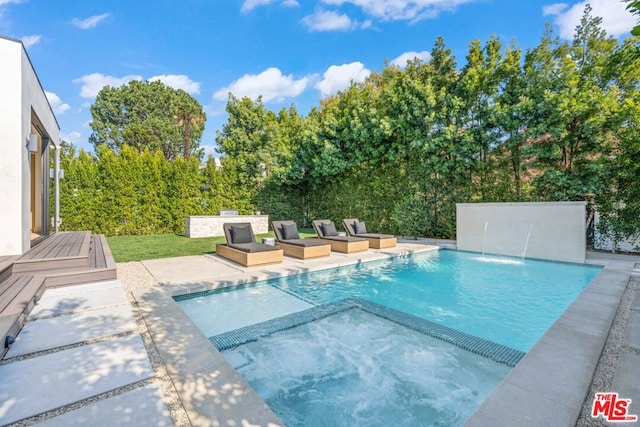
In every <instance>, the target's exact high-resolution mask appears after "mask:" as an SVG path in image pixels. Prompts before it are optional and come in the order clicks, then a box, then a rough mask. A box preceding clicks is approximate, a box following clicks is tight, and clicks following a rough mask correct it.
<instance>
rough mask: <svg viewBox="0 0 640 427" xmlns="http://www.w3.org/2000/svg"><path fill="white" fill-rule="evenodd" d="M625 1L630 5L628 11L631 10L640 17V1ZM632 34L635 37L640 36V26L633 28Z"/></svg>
mask: <svg viewBox="0 0 640 427" xmlns="http://www.w3.org/2000/svg"><path fill="white" fill-rule="evenodd" d="M624 1H626V2H627V3H629V4H628V5H627V10H629V11H630V12H631V13H633V14H634V15H638V16H640V1H635V0H624ZM639 21H640V19H639ZM631 34H633V35H634V36H640V24H639V25H636V26H635V27H633V30H631Z"/></svg>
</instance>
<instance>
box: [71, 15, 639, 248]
mask: <svg viewBox="0 0 640 427" xmlns="http://www.w3.org/2000/svg"><path fill="white" fill-rule="evenodd" d="M638 52H640V46H639V42H638V39H637V38H628V39H626V40H624V41H623V42H622V43H618V41H617V40H616V39H613V38H611V37H609V36H607V34H606V33H605V32H604V31H603V30H602V29H601V19H600V18H598V17H594V16H592V11H591V8H590V7H587V8H586V9H585V14H584V16H583V18H582V20H581V23H580V26H579V27H578V28H577V29H576V32H575V35H574V39H573V40H571V41H562V40H560V39H559V38H558V37H557V36H556V35H554V32H553V31H552V29H551V27H550V26H547V27H546V29H545V31H544V32H543V34H542V37H541V40H540V42H539V44H538V45H537V46H535V47H533V48H531V49H528V50H526V51H523V50H522V49H521V48H519V47H518V46H517V45H516V44H515V42H512V43H511V44H510V45H508V46H505V45H503V43H502V41H501V40H500V39H499V38H498V37H496V36H492V37H490V39H489V40H488V41H486V42H485V43H483V42H481V41H479V40H473V41H471V43H470V44H469V47H468V52H467V55H466V58H465V62H464V64H462V66H461V67H458V66H457V64H456V59H455V58H454V56H453V55H452V52H451V50H450V49H448V48H447V47H446V44H445V41H444V39H442V38H438V39H437V40H436V41H435V44H434V46H433V48H432V50H431V57H430V58H429V60H428V61H421V60H419V59H415V60H413V61H409V62H408V63H407V64H406V66H405V67H404V68H400V67H397V66H395V65H388V66H386V67H385V68H384V69H383V70H382V71H381V72H380V73H373V74H371V76H369V78H368V79H367V80H366V81H364V82H361V83H354V84H352V85H351V86H350V87H348V88H346V89H345V90H343V91H341V92H338V93H337V94H335V95H333V96H330V97H328V98H326V99H323V100H322V101H321V102H320V105H319V106H318V107H317V108H313V109H312V110H311V111H310V112H309V114H308V115H306V116H305V117H302V116H300V115H299V114H298V112H297V111H296V109H295V108H294V107H293V106H292V107H290V108H289V109H282V110H280V111H279V112H277V113H276V112H273V111H270V110H269V109H267V108H266V107H265V105H264V104H263V102H262V99H261V98H258V99H257V100H251V99H249V98H236V97H234V96H233V95H230V97H229V100H228V103H227V112H228V114H229V118H228V121H227V123H226V124H225V125H224V126H223V128H222V130H221V131H220V132H218V134H217V138H216V141H217V143H218V147H219V153H220V154H221V158H220V159H219V164H216V160H215V159H213V158H211V157H210V158H208V159H207V160H206V161H205V162H201V161H200V159H199V158H193V157H192V158H191V159H187V156H185V155H183V156H182V157H180V158H177V159H176V156H177V154H176V153H179V150H178V151H175V150H174V151H172V153H173V154H172V155H171V156H169V157H170V158H171V159H172V160H174V159H176V160H175V161H173V162H168V161H167V157H166V156H165V155H159V154H158V151H160V152H162V149H163V147H161V146H159V145H157V144H156V145H155V146H149V149H148V150H145V149H144V147H142V146H141V144H140V141H141V140H144V141H146V140H151V139H152V138H151V136H152V135H154V132H156V133H157V132H164V130H165V129H173V131H177V130H178V129H182V127H183V125H184V123H185V117H187V116H189V115H190V114H194V113H193V112H190V111H188V108H183V110H182V111H183V113H184V114H173V113H172V114H173V115H172V116H171V117H174V116H175V117H174V121H171V124H170V126H169V125H168V124H167V123H168V122H163V123H162V124H160V123H158V124H157V129H156V128H155V126H156V125H155V122H152V121H150V122H143V121H140V120H137V119H136V120H134V121H132V122H131V126H129V123H125V122H124V121H122V123H121V124H120V125H119V127H118V126H115V127H114V128H113V129H116V130H117V132H116V131H115V130H114V131H113V139H112V140H109V143H111V144H112V147H111V148H109V147H102V148H98V149H97V150H96V157H95V158H92V157H91V156H89V155H87V154H86V153H83V152H80V153H75V151H73V150H72V149H68V150H67V152H65V153H63V154H64V156H63V157H64V159H63V162H64V163H65V165H63V168H65V169H67V177H68V179H67V180H66V181H67V182H65V181H63V190H62V191H63V203H62V206H63V207H64V211H63V213H62V216H63V219H64V223H63V224H66V225H67V226H69V227H76V228H92V229H94V230H95V231H100V232H104V233H107V234H112V235H115V234H118V235H122V234H141V233H158V232H160V233H167V232H173V233H180V232H182V229H183V226H184V217H185V216H187V215H197V214H216V213H217V211H218V210H221V209H237V210H239V211H240V212H241V213H245V214H246V213H253V212H255V211H260V212H262V213H265V214H269V215H270V216H271V219H293V220H295V221H297V222H298V224H300V225H303V226H305V225H308V224H310V221H311V220H313V219H320V218H327V219H332V220H334V221H335V222H336V223H338V224H339V223H341V221H342V219H343V218H347V217H357V218H360V219H362V220H364V221H366V222H367V225H368V226H369V228H370V229H372V230H375V231H380V232H393V233H399V234H403V235H411V236H416V237H417V236H429V237H443V238H451V237H454V236H455V222H456V218H455V214H456V209H455V206H456V203H460V202H478V201H482V202H497V201H501V202H508V201H537V200H545V201H548V200H584V199H585V194H595V195H596V202H597V203H598V205H599V206H598V209H599V212H600V213H601V219H602V222H601V228H602V230H601V231H603V232H605V233H607V234H608V235H609V236H613V237H614V238H615V239H620V238H623V237H633V236H640V206H639V205H638V200H640V193H639V191H640V190H639V188H640V186H638V185H637V177H638V176H640V169H638V168H639V167H640V166H638V165H640V159H639V156H640V148H639V145H638V144H639V142H638V141H640V107H639V106H640V84H639V83H640V55H638ZM141 85H142V86H144V85H150V84H147V83H140V82H135V83H131V84H130V86H133V87H134V88H136V90H135V92H136V93H137V94H138V95H140V96H142V95H141V94H142V93H143V92H144V91H145V90H149V89H152V88H149V87H146V86H145V87H144V88H140V87H139V86H141ZM153 89H155V90H158V91H160V88H159V87H157V88H153ZM113 91H117V90H114V89H110V88H105V89H104V95H103V96H102V98H101V99H100V102H98V100H97V101H96V104H98V106H97V107H96V111H102V110H104V111H105V113H107V112H110V111H111V110H109V108H110V106H111V107H113V106H116V105H119V104H118V102H120V98H118V97H117V96H116V94H114V93H113ZM160 92H161V91H160ZM144 93H146V92H144ZM123 99H124V97H123ZM159 99H164V98H162V97H161V96H159ZM122 102H124V101H122ZM145 102H146V101H144V100H143V101H141V106H140V108H141V109H144V108H146V109H148V110H149V111H155V110H154V108H156V107H153V108H150V107H148V106H145ZM167 105H170V102H169V101H167ZM132 108H133V107H132ZM158 109H160V108H159V107H158ZM113 114H114V117H119V116H118V115H117V114H115V113H113ZM153 117H155V116H153ZM153 117H152V119H153ZM118 120H123V119H121V118H118ZM154 120H155V119H154ZM180 123H182V124H180ZM189 123H190V125H193V126H192V128H193V129H196V128H197V127H198V126H199V125H198V124H197V123H198V122H197V121H194V122H193V123H192V122H191V121H189ZM125 124H126V125H127V126H125ZM125 128H126V129H127V132H126V134H125V132H124V130H123V129H125ZM96 129H98V128H96ZM101 129H102V128H100V129H98V130H101ZM109 130H110V131H111V128H109ZM118 132H120V133H118ZM94 133H95V135H98V132H97V131H96V130H95V129H94ZM196 135H197V132H196ZM179 136H184V132H183V133H182V134H181V135H179ZM96 138H97V136H96ZM178 139H180V138H178ZM125 142H126V143H127V144H129V145H130V146H131V147H128V148H127V146H126V144H124V143H125ZM174 145H175V146H176V147H178V148H184V145H185V144H182V145H180V144H179V143H177V142H176V143H175V144H174ZM192 152H193V151H192ZM69 171H71V173H69Z"/></svg>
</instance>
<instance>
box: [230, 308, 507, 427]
mask: <svg viewBox="0 0 640 427" xmlns="http://www.w3.org/2000/svg"><path fill="white" fill-rule="evenodd" d="M300 343H305V344H304V346H301V345H300ZM223 354H224V355H225V357H226V358H227V360H228V361H229V362H230V363H231V365H232V366H233V367H234V368H235V369H236V370H237V371H238V372H239V373H240V374H241V375H242V376H243V377H244V378H245V380H247V382H248V383H249V384H251V386H252V387H253V388H254V390H255V391H256V392H257V393H258V395H260V396H261V397H262V398H263V399H264V400H265V402H266V403H267V405H269V407H270V408H271V409H272V410H273V411H274V412H275V413H276V414H277V415H278V416H279V417H280V418H281V419H282V420H283V422H284V423H285V425H287V426H289V427H291V426H418V425H441V426H453V425H460V424H462V423H463V422H464V421H465V420H466V419H467V418H468V417H469V416H470V415H471V412H472V411H473V410H474V409H475V408H476V407H477V406H479V405H480V403H482V401H484V400H485V399H486V398H487V396H488V395H489V394H490V393H491V391H493V389H494V388H495V386H496V385H497V384H498V382H500V381H501V380H502V378H504V376H505V375H506V374H507V372H508V371H509V368H508V367H507V366H504V365H500V364H498V363H495V362H492V361H490V360H488V359H486V358H484V357H481V356H477V355H474V354H472V353H470V352H467V351H464V350H461V349H459V348H458V347H455V346H451V345H450V344H447V343H445V342H443V341H440V340H437V339H435V338H431V337H428V336H426V335H424V334H421V333H419V332H416V331H413V330H410V329H408V328H405V327H403V326H401V325H398V324H396V323H394V322H391V321H388V320H386V319H382V318H380V317H378V316H375V315H373V314H369V313H367V312H365V311H363V310H359V309H352V310H347V311H344V312H341V313H338V314H334V315H332V316H328V317H325V318H323V319H320V320H317V321H314V322H309V323H305V324H303V325H300V326H297V327H295V328H292V329H288V330H286V331H283V332H278V333H275V334H273V335H270V336H268V337H265V338H262V339H259V340H257V341H253V342H249V343H247V344H243V345H241V346H239V347H236V348H235V349H232V350H228V351H225V352H224V353H223Z"/></svg>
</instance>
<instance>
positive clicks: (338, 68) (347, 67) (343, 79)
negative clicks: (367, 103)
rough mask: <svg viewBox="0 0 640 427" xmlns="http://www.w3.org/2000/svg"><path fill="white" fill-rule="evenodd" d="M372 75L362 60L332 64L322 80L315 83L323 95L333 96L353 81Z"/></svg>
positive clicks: (356, 81) (359, 80)
mask: <svg viewBox="0 0 640 427" xmlns="http://www.w3.org/2000/svg"><path fill="white" fill-rule="evenodd" d="M370 75H371V71H370V70H368V69H367V68H365V66H364V64H362V63H361V62H352V63H350V64H342V65H332V66H330V67H329V68H327V71H325V73H324V75H323V76H322V80H320V81H319V82H318V83H316V84H315V86H314V87H315V88H316V89H318V90H319V91H320V95H321V96H322V97H326V96H331V95H334V94H335V93H337V92H338V91H340V90H343V89H346V88H348V87H349V85H350V84H351V83H352V82H355V83H359V82H362V81H364V80H365V79H366V78H367V77H369V76H370Z"/></svg>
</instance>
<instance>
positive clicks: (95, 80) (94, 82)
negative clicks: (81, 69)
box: [73, 73, 142, 98]
mask: <svg viewBox="0 0 640 427" xmlns="http://www.w3.org/2000/svg"><path fill="white" fill-rule="evenodd" d="M131 80H142V77H140V76H135V75H129V76H124V77H113V76H105V75H104V74H100V73H92V74H86V75H84V76H82V77H79V78H77V79H75V80H73V83H80V84H82V88H81V89H80V96H81V97H83V98H95V97H96V95H98V92H100V89H102V88H103V87H104V86H107V85H108V86H111V87H120V86H122V85H125V84H127V83H129V82H130V81H131Z"/></svg>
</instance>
